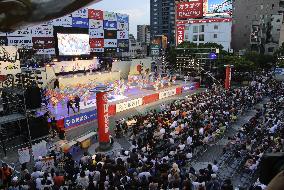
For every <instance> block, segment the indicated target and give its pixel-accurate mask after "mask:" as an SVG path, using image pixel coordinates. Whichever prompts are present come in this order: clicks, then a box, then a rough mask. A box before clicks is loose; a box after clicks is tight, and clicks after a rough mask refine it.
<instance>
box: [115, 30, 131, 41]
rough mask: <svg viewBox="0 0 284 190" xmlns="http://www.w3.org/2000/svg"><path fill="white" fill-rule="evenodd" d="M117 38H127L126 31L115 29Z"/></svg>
mask: <svg viewBox="0 0 284 190" xmlns="http://www.w3.org/2000/svg"><path fill="white" fill-rule="evenodd" d="M117 39H119V40H126V39H129V36H128V31H127V30H124V31H117Z"/></svg>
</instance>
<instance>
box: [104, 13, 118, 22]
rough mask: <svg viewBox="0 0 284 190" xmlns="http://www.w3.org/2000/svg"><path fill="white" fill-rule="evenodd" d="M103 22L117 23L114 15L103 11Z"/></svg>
mask: <svg viewBox="0 0 284 190" xmlns="http://www.w3.org/2000/svg"><path fill="white" fill-rule="evenodd" d="M104 20H108V21H117V18H116V13H114V12H108V11H104Z"/></svg>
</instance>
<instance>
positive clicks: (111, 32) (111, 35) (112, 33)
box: [105, 30, 117, 39]
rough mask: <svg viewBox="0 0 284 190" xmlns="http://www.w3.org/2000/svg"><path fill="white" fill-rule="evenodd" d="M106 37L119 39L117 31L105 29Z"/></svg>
mask: <svg viewBox="0 0 284 190" xmlns="http://www.w3.org/2000/svg"><path fill="white" fill-rule="evenodd" d="M105 39H117V31H116V30H105Z"/></svg>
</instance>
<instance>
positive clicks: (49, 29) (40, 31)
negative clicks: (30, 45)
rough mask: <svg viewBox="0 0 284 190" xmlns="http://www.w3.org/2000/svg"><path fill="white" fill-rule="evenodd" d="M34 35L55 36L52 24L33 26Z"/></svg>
mask: <svg viewBox="0 0 284 190" xmlns="http://www.w3.org/2000/svg"><path fill="white" fill-rule="evenodd" d="M31 30H32V36H33V37H53V26H52V25H47V26H43V25H37V26H33V27H32V28H31Z"/></svg>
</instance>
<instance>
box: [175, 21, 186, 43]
mask: <svg viewBox="0 0 284 190" xmlns="http://www.w3.org/2000/svg"><path fill="white" fill-rule="evenodd" d="M176 29H177V31H176V45H179V44H181V43H182V42H183V41H184V32H185V25H177V27H176Z"/></svg>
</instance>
